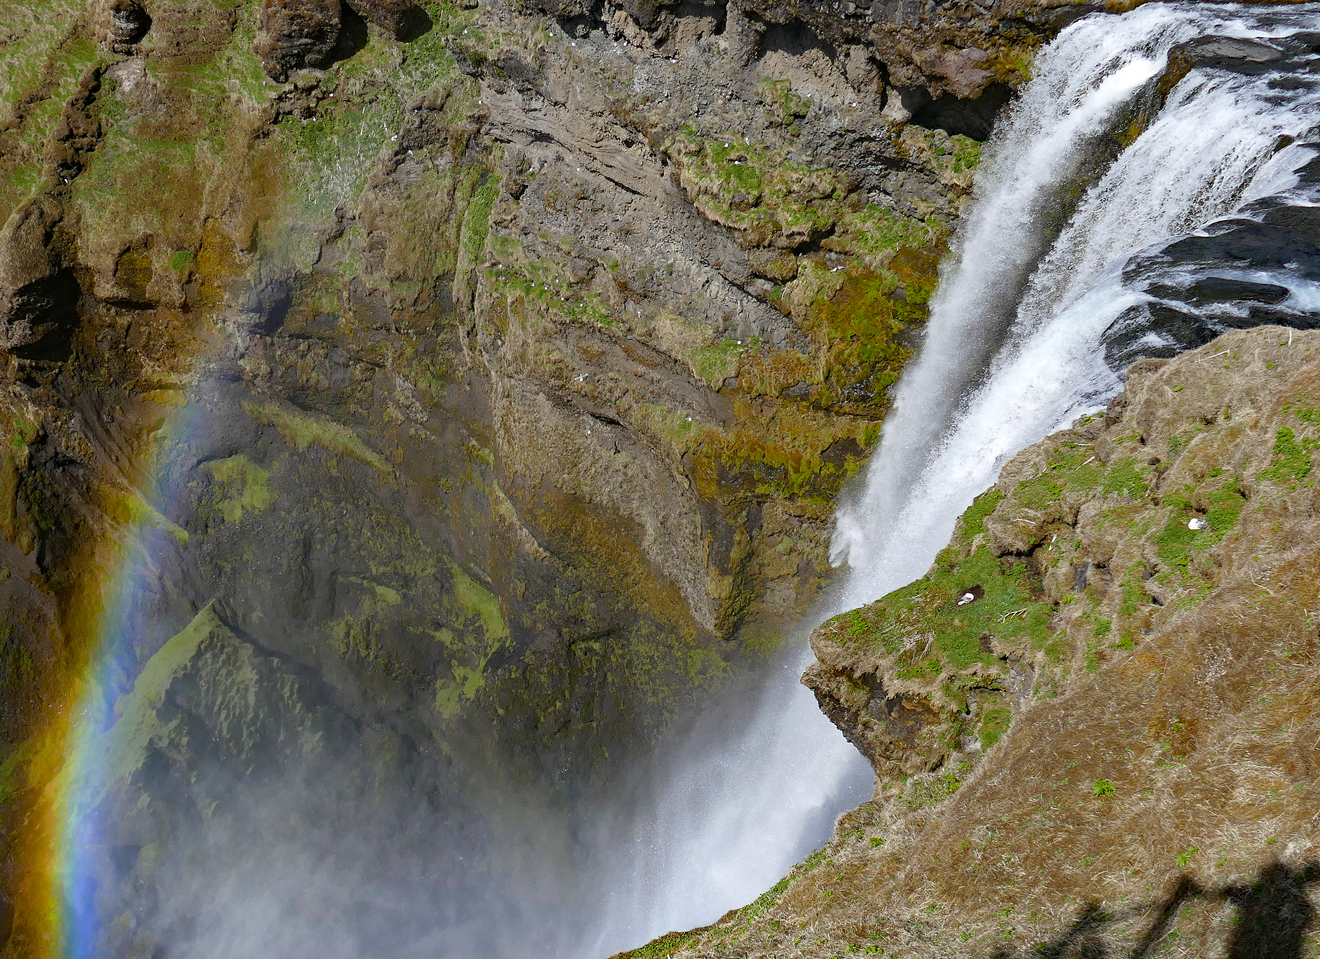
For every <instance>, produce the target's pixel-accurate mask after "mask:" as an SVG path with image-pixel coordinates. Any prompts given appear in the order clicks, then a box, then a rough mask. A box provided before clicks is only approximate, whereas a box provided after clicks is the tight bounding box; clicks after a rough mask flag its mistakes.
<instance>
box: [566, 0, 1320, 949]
mask: <svg viewBox="0 0 1320 959" xmlns="http://www.w3.org/2000/svg"><path fill="white" fill-rule="evenodd" d="M1315 31H1320V8H1317V7H1316V6H1298V7H1293V8H1290V9H1288V10H1286V11H1283V10H1278V9H1272V10H1261V9H1254V10H1252V9H1247V8H1243V7H1238V6H1233V5H1209V4H1197V5H1194V6H1193V5H1169V4H1150V5H1146V6H1143V7H1140V8H1139V9H1137V10H1136V11H1134V12H1131V13H1128V14H1125V15H1123V16H1121V17H1116V16H1110V15H1093V16H1091V17H1088V18H1086V19H1083V20H1081V21H1078V22H1077V23H1075V24H1073V25H1072V26H1070V27H1069V28H1067V29H1066V30H1064V31H1063V32H1062V33H1061V34H1060V36H1059V37H1058V38H1057V39H1056V40H1055V41H1054V42H1053V43H1052V44H1051V45H1050V46H1049V48H1048V49H1047V50H1045V51H1044V53H1043V54H1042V56H1041V58H1040V59H1039V61H1038V62H1037V64H1036V67H1035V76H1034V78H1033V79H1032V81H1031V82H1030V83H1029V84H1028V85H1027V86H1026V88H1025V89H1024V90H1023V91H1022V93H1021V96H1020V99H1019V100H1018V102H1017V103H1016V104H1015V105H1014V106H1013V108H1012V109H1011V113H1010V115H1009V116H1008V117H1007V118H1006V120H1005V121H1004V122H1002V123H1001V124H1000V126H999V128H998V130H997V132H996V134H995V136H994V137H993V139H992V141H991V143H990V144H989V145H988V148H987V150H986V151H985V159H984V160H983V163H982V167H981V169H980V171H979V174H978V185H977V189H976V193H975V196H974V200H973V203H972V205H971V207H970V209H969V212H968V213H967V215H966V216H965V217H964V219H963V221H962V223H961V225H960V229H959V233H958V237H957V239H956V242H955V245H954V249H953V251H952V252H951V254H950V255H949V256H948V257H947V258H946V262H945V263H944V264H943V266H942V268H941V279H940V286H939V290H938V292H937V294H936V296H935V298H934V300H933V302H932V306H931V316H930V321H929V325H928V328H927V333H926V337H925V342H924V344H923V346H922V348H921V351H920V355H919V356H918V358H917V359H916V360H915V361H914V362H913V363H912V364H911V365H910V366H909V367H908V369H907V371H906V372H905V374H904V376H903V379H902V382H901V384H900V387H899V390H898V394H897V397H896V400H895V405H894V409H893V412H892V413H891V415H890V416H889V418H888V420H887V421H886V423H885V429H884V435H883V439H882V441H881V444H880V447H879V450H878V452H877V453H876V455H875V457H874V459H873V461H872V463H871V464H870V467H869V469H868V471H867V474H866V478H865V482H864V484H863V487H862V489H861V490H860V491H859V493H858V495H857V496H856V497H855V499H854V500H853V501H851V502H850V503H848V504H846V505H845V506H844V507H843V508H842V509H840V511H839V514H838V517H837V532H836V535H835V539H834V544H833V547H834V557H835V559H836V561H838V562H840V563H845V562H846V563H847V566H848V572H847V579H846V589H845V590H844V591H843V593H842V595H841V596H840V597H839V598H838V599H837V600H836V601H835V602H833V604H832V605H831V606H830V608H827V609H825V610H823V613H824V614H826V615H830V614H833V613H837V612H840V611H843V610H846V609H849V608H852V607H854V606H857V605H860V604H862V603H866V602H870V601H872V600H874V599H876V598H877V597H879V596H881V595H883V594H885V593H887V592H889V591H890V590H893V589H895V588H897V587H899V586H902V585H904V584H906V583H908V582H910V581H912V580H913V579H915V578H917V577H919V576H921V575H922V574H923V573H924V572H925V570H926V569H927V568H928V567H929V565H930V564H931V562H932V561H933V559H934V557H935V554H936V552H937V551H938V550H939V549H940V548H941V546H943V545H944V544H945V543H947V542H948V540H949V537H950V535H951V533H952V531H953V526H954V523H955V521H956V519H957V517H958V515H959V514H960V513H961V512H962V511H963V510H964V509H965V508H966V507H967V506H968V505H969V504H970V503H971V500H972V498H973V497H974V496H976V495H977V494H978V493H980V492H982V491H983V490H985V489H986V488H988V487H989V486H990V485H991V484H992V483H993V482H994V480H995V477H996V476H997V474H998V472H999V469H1000V467H1001V466H1002V465H1003V463H1004V462H1005V461H1006V459H1007V458H1009V457H1010V456H1012V455H1013V454H1014V453H1016V452H1017V451H1019V450H1021V449H1022V448H1023V447H1025V446H1027V445H1029V444H1031V443H1033V442H1035V441H1037V440H1039V439H1040V438H1042V437H1043V436H1045V435H1046V434H1048V433H1050V432H1051V431H1053V430H1055V429H1057V428H1059V427H1061V426H1064V425H1066V424H1067V423H1068V422H1070V421H1071V420H1072V419H1074V418H1075V417H1076V416H1078V415H1080V414H1081V413H1083V412H1086V411H1088V410H1092V409H1094V408H1096V407H1097V406H1099V405H1102V404H1103V403H1105V402H1106V401H1107V400H1108V399H1110V398H1111V397H1112V396H1113V395H1114V394H1115V393H1116V392H1117V391H1118V390H1119V389H1120V388H1121V372H1122V370H1123V369H1125V368H1126V365H1127V364H1128V363H1130V362H1131V361H1132V360H1134V359H1136V358H1138V357H1140V356H1143V355H1172V353H1175V352H1177V351H1179V350H1182V349H1185V348H1188V347H1191V346H1196V345H1199V344H1200V343H1202V342H1205V341H1207V340H1208V339H1210V338H1212V337H1213V336H1214V335H1216V334H1217V333H1218V332H1221V331H1223V330H1224V329H1227V328H1230V327H1233V326H1242V325H1254V324H1256V323H1260V322H1282V323H1289V324H1292V325H1295V326H1299V327H1306V326H1310V325H1314V324H1315V322H1316V319H1317V318H1316V317H1315V316H1314V315H1312V314H1311V312H1310V311H1311V310H1313V309H1315V308H1316V307H1317V306H1318V305H1320V265H1317V264H1315V263H1312V262H1310V261H1309V260H1307V258H1306V257H1305V256H1301V255H1295V254H1294V253H1293V252H1290V248H1289V244H1290V242H1291V240H1290V237H1294V236H1297V235H1303V234H1305V231H1306V230H1310V231H1311V235H1314V232H1315V227H1316V225H1317V221H1316V220H1314V219H1308V211H1311V210H1313V209H1316V208H1320V188H1317V186H1316V183H1315V182H1314V181H1315V180H1316V179H1320V177H1316V176H1314V174H1313V171H1312V168H1311V166H1310V165H1308V164H1312V161H1313V160H1314V159H1315V157H1316V156H1317V153H1318V152H1320V151H1317V150H1316V149H1314V148H1312V147H1311V146H1308V144H1310V143H1313V142H1314V141H1315V140H1316V132H1317V121H1318V120H1320V110H1318V109H1317V108H1318V107H1320V79H1318V78H1317V77H1316V76H1315V74H1313V73H1312V72H1311V70H1312V68H1313V67H1314V66H1315V65H1317V63H1320V58H1317V57H1316V56H1315V53H1314V48H1316V47H1317V46H1320V32H1315ZM1171 64H1172V67H1173V69H1175V70H1176V69H1178V68H1179V65H1181V67H1182V68H1186V73H1185V75H1184V76H1182V77H1181V78H1179V77H1178V76H1177V75H1176V74H1175V73H1172V72H1171ZM1180 72H1181V71H1180ZM1162 80H1164V81H1165V82H1164V83H1163V84H1162V83H1161V81H1162ZM1168 80H1177V82H1176V85H1173V86H1172V89H1169V86H1170V84H1169V83H1168ZM1244 251H1245V252H1244ZM1261 289H1269V290H1271V291H1272V292H1271V293H1270V294H1269V295H1268V296H1266V295H1264V294H1261V293H1260V292H1259V291H1260V290H1261ZM1207 291H1208V292H1207ZM1262 302H1265V303H1268V304H1269V305H1268V307H1267V308H1265V307H1262V306H1261V304H1262ZM808 661H809V654H808V653H806V652H803V653H801V654H799V655H798V656H796V657H793V658H791V659H790V660H789V661H786V662H785V663H784V664H783V666H782V668H781V669H780V670H778V672H777V673H776V674H775V675H774V677H773V679H772V681H771V682H770V683H768V684H767V685H766V687H765V688H764V689H763V691H762V693H761V696H760V698H759V701H758V702H757V703H756V705H755V707H754V708H753V709H751V710H749V711H747V713H746V714H745V715H743V716H741V717H738V718H739V721H738V722H734V723H730V724H727V725H721V726H720V732H721V733H722V735H718V736H717V735H712V731H711V729H710V728H709V727H707V728H704V729H703V728H698V730H697V731H696V732H695V733H694V734H692V736H691V737H689V739H688V741H687V742H686V743H685V744H682V745H679V746H677V747H676V749H675V755H676V757H677V760H678V762H677V768H679V769H681V774H680V775H677V776H676V777H674V778H673V780H672V781H670V782H669V783H668V785H667V787H666V788H665V789H664V790H663V791H662V792H661V794H660V798H659V799H658V800H657V801H656V802H655V803H654V805H653V806H651V807H650V808H649V809H646V810H643V811H642V812H641V813H640V814H639V816H638V821H639V822H641V823H642V825H641V826H640V827H638V828H637V829H636V830H635V831H634V832H632V833H631V834H630V835H629V837H628V839H627V841H626V842H625V843H623V849H624V850H625V851H624V855H625V856H626V857H627V859H628V861H629V863H630V864H631V868H630V869H629V870H628V874H627V876H625V877H624V879H625V881H622V882H620V883H619V884H618V887H617V889H616V891H615V893H614V894H613V895H612V896H611V897H609V898H608V902H609V903H610V907H609V908H608V909H607V910H606V919H605V925H604V926H603V927H602V930H601V932H600V933H599V935H598V936H597V937H596V938H595V940H594V942H593V944H592V945H593V949H592V950H590V951H591V952H594V953H595V954H597V955H599V954H608V953H609V951H610V950H611V949H616V948H622V947H624V946H626V945H632V944H636V943H637V942H641V941H644V940H645V939H647V938H648V937H650V936H654V935H658V934H660V933H663V932H665V931H667V930H669V929H682V928H688V927H691V926H694V925H697V924H700V923H705V922H711V921H713V920H714V919H716V918H718V917H719V915H720V914H721V913H722V912H724V911H725V910H726V909H729V908H731V907H734V906H738V905H741V904H743V903H745V902H747V901H749V900H750V899H752V898H753V897H754V896H755V895H756V894H757V893H759V892H760V891H762V890H764V889H766V888H768V887H769V886H771V885H772V884H773V883H774V882H775V881H776V880H777V879H778V878H779V877H780V876H781V875H783V874H784V873H785V872H786V871H787V870H788V868H789V866H790V865H791V864H792V863H793V862H794V861H795V860H796V859H798V858H800V857H801V856H802V854H803V853H805V852H806V851H807V850H809V849H810V848H811V847H812V846H813V845H819V844H820V843H821V842H822V841H823V840H824V839H825V838H826V837H827V836H828V834H829V824H830V820H831V818H832V817H833V816H834V815H837V813H839V812H842V811H843V810H845V809H846V808H849V807H850V806H851V805H854V804H856V802H857V801H858V800H859V799H861V798H865V795H866V794H867V793H868V792H869V783H868V779H869V770H868V769H867V768H866V766H865V764H864V763H862V761H861V759H860V758H859V757H858V755H857V754H856V753H855V752H854V751H853V750H852V749H851V747H848V746H846V745H845V744H844V743H843V740H842V738H841V737H840V736H839V735H838V734H837V733H836V732H834V730H833V729H832V728H831V727H830V726H829V724H828V722H827V721H826V720H825V719H824V717H823V716H822V715H821V714H820V713H819V711H818V710H817V709H816V705H815V703H814V700H813V699H812V696H811V694H810V693H809V692H808V691H807V690H806V689H804V688H803V687H801V686H800V685H799V684H798V682H797V676H798V675H799V674H800V672H801V669H802V668H803V666H804V665H805V664H806V662H808ZM717 725H718V724H717Z"/></svg>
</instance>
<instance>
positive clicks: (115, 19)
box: [110, 0, 151, 52]
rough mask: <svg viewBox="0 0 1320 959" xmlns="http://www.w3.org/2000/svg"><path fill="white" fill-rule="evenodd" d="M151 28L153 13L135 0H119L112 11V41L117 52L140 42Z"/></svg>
mask: <svg viewBox="0 0 1320 959" xmlns="http://www.w3.org/2000/svg"><path fill="white" fill-rule="evenodd" d="M150 29H151V15H150V14H148V13H147V11H145V10H143V9H142V7H141V6H139V5H138V4H137V3H136V2H135V0H117V2H116V3H115V5H114V7H113V8H112V10H111V13H110V42H111V43H112V44H113V45H114V47H115V49H116V51H117V52H122V51H120V48H121V47H129V46H132V45H133V44H135V43H140V42H141V41H142V38H143V37H145V36H146V35H147V31H149V30H150Z"/></svg>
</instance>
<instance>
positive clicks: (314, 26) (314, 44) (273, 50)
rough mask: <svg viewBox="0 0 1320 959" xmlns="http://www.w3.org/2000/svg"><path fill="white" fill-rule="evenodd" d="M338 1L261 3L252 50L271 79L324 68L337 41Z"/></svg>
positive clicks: (284, 0) (277, 1) (313, 0)
mask: <svg viewBox="0 0 1320 959" xmlns="http://www.w3.org/2000/svg"><path fill="white" fill-rule="evenodd" d="M340 14H341V10H340V6H339V0H264V2H263V3H262V5H261V32H260V33H259V34H257V39H256V42H255V43H254V44H253V49H254V50H255V51H256V53H257V56H259V57H260V58H261V66H262V69H264V70H265V71H266V73H267V75H268V76H270V77H271V78H272V79H274V80H279V81H281V82H282V81H283V80H285V79H286V78H287V77H288V75H289V72H290V71H292V70H299V69H302V68H303V67H319V66H323V65H324V64H325V63H326V61H327V60H328V59H329V57H330V52H331V51H332V50H334V48H335V44H336V43H337V42H338V41H339V29H340Z"/></svg>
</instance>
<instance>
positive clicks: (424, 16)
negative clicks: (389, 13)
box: [395, 7, 435, 43]
mask: <svg viewBox="0 0 1320 959" xmlns="http://www.w3.org/2000/svg"><path fill="white" fill-rule="evenodd" d="M434 26H435V21H434V20H432V19H431V15H430V14H429V13H427V12H426V11H425V10H423V9H422V8H421V7H412V8H410V9H409V10H407V11H406V12H405V13H404V14H403V15H402V16H401V17H400V18H399V29H398V31H397V33H396V34H395V36H396V38H397V39H399V40H401V41H402V42H404V43H412V42H413V41H414V40H420V39H421V38H422V37H424V36H426V35H427V34H428V33H430V32H431V30H432V28H433V27H434Z"/></svg>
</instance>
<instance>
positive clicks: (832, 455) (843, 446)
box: [820, 436, 865, 469]
mask: <svg viewBox="0 0 1320 959" xmlns="http://www.w3.org/2000/svg"><path fill="white" fill-rule="evenodd" d="M864 452H865V451H864V450H863V449H862V444H860V443H858V442H857V441H856V440H855V439H853V438H852V437H851V436H845V437H844V438H843V439H840V440H835V441H834V442H833V443H831V444H830V445H829V446H827V447H826V448H825V452H823V453H821V454H820V459H821V462H822V463H829V464H830V465H831V466H835V467H838V468H840V469H842V468H843V467H844V466H846V465H847V463H848V457H850V456H851V457H852V458H853V459H855V460H860V459H861V458H862V454H863V453H864Z"/></svg>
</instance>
